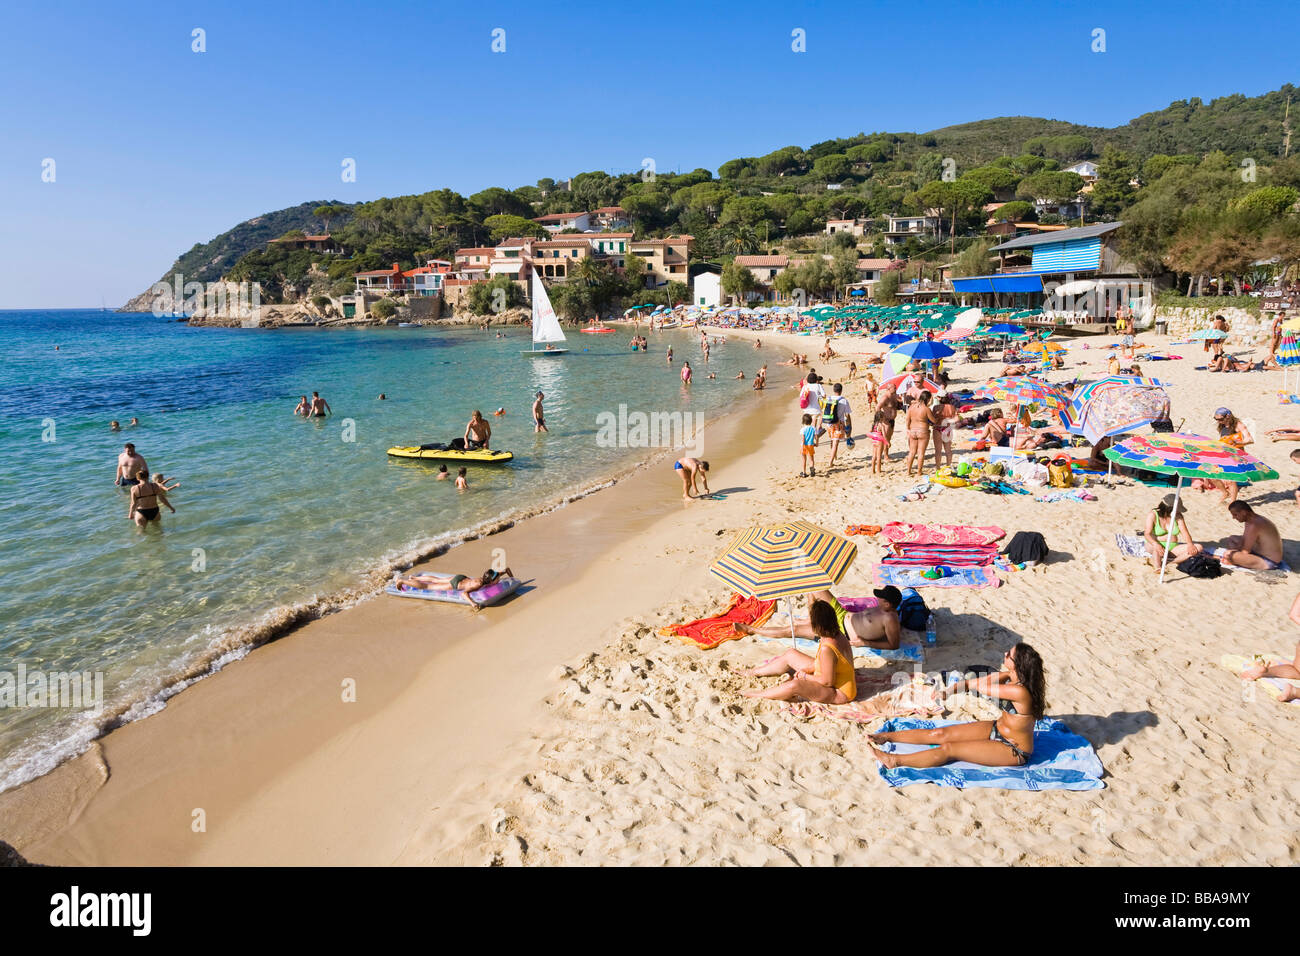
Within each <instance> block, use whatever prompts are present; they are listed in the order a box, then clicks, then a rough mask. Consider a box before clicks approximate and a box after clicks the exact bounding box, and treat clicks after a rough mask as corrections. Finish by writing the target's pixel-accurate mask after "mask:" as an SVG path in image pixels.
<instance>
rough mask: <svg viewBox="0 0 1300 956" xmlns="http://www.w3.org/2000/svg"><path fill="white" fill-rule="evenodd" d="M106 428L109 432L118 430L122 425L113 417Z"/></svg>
mask: <svg viewBox="0 0 1300 956" xmlns="http://www.w3.org/2000/svg"><path fill="white" fill-rule="evenodd" d="M108 430H109V431H111V432H120V431H121V430H122V426H121V425H120V424H119V423H118V421H117V419H113V421H111V422H109V423H108Z"/></svg>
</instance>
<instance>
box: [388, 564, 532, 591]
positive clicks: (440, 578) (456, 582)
mask: <svg viewBox="0 0 1300 956" xmlns="http://www.w3.org/2000/svg"><path fill="white" fill-rule="evenodd" d="M512 577H514V573H513V572H512V571H511V570H510V569H509V568H506V569H505V570H504V571H495V570H493V569H492V568H488V569H487V570H486V571H484V572H483V573H482V574H480V575H479V576H478V577H476V578H471V577H470V576H469V575H467V574H434V573H433V572H431V571H422V572H421V573H419V574H412V575H409V576H407V577H402V576H401V575H400V574H395V575H393V586H394V587H396V588H397V589H398V590H399V591H412V590H414V591H466V592H469V591H478V590H480V589H481V588H485V587H487V586H488V585H489V584H491V583H492V582H493V581H495V580H496V579H497V578H512Z"/></svg>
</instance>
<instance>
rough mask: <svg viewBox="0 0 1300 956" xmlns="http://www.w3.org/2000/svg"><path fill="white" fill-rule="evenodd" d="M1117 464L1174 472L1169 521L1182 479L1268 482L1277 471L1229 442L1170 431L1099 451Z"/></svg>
mask: <svg viewBox="0 0 1300 956" xmlns="http://www.w3.org/2000/svg"><path fill="white" fill-rule="evenodd" d="M1102 454H1103V455H1105V456H1106V457H1107V458H1109V459H1110V460H1111V461H1113V462H1114V463H1115V464H1117V465H1123V466H1126V467H1128V468H1139V469H1142V470H1145V471H1154V472H1156V473H1157V474H1161V475H1177V476H1178V483H1177V484H1176V485H1175V486H1174V510H1173V514H1172V515H1171V517H1170V520H1171V521H1177V520H1178V519H1177V515H1178V501H1179V498H1180V497H1181V495H1182V490H1183V479H1184V478H1217V479H1219V480H1220V481H1235V482H1243V481H1269V480H1271V479H1274V478H1276V477H1277V476H1278V474H1277V472H1276V471H1274V470H1273V469H1272V468H1270V467H1269V466H1268V465H1266V464H1264V462H1262V461H1260V460H1259V459H1258V458H1256V457H1255V456H1254V455H1248V454H1246V452H1244V451H1242V450H1241V449H1240V448H1237V447H1235V446H1233V445H1229V444H1226V443H1224V442H1222V441H1219V439H1217V438H1206V437H1205V436H1203V435H1187V434H1183V433H1180V432H1174V433H1172V434H1155V435H1134V436H1133V437H1132V438H1126V439H1125V440H1124V441H1122V442H1119V443H1118V444H1116V445H1113V446H1111V447H1110V448H1107V449H1106V450H1105V451H1103V452H1102ZM1171 539H1172V536H1171V535H1166V536H1165V553H1164V557H1163V558H1162V559H1161V561H1160V580H1161V581H1162V582H1163V581H1164V579H1165V566H1166V565H1167V564H1168V563H1169V548H1170V546H1171V543H1172V541H1171Z"/></svg>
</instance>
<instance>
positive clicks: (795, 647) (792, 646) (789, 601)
mask: <svg viewBox="0 0 1300 956" xmlns="http://www.w3.org/2000/svg"><path fill="white" fill-rule="evenodd" d="M785 606H786V607H787V608H788V609H789V611H790V650H792V651H793V650H798V645H797V644H796V643H795V640H794V601H793V599H791V597H790V596H789V595H786V598H785Z"/></svg>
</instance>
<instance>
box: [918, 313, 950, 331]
mask: <svg viewBox="0 0 1300 956" xmlns="http://www.w3.org/2000/svg"><path fill="white" fill-rule="evenodd" d="M951 322H952V320H951V319H948V318H945V317H944V316H941V315H931V316H927V317H926V318H924V319H922V320H921V328H923V329H946V328H947V327H948V326H949V325H950V324H951Z"/></svg>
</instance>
